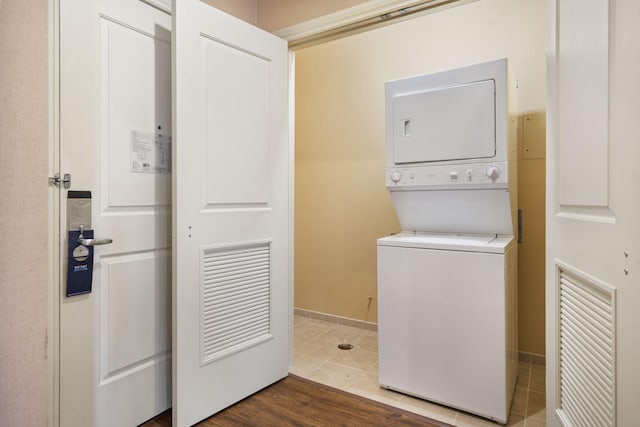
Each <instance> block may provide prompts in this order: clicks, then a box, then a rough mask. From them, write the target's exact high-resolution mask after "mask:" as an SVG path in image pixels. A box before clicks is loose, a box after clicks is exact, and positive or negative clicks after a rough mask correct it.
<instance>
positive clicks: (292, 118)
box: [288, 49, 296, 370]
mask: <svg viewBox="0 0 640 427" xmlns="http://www.w3.org/2000/svg"><path fill="white" fill-rule="evenodd" d="M295 89H296V54H295V52H294V51H292V50H291V49H289V307H288V309H289V370H291V368H292V367H293V360H294V359H293V308H294V284H295V280H294V278H295V276H294V273H295V271H294V231H295V230H294V224H295V221H294V219H295V217H294V215H295V199H294V197H295V163H296V143H295V140H296V138H295V135H296V134H295V131H296V129H295V128H296V105H295V101H296V94H295Z"/></svg>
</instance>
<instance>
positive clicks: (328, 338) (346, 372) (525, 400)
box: [291, 315, 546, 427]
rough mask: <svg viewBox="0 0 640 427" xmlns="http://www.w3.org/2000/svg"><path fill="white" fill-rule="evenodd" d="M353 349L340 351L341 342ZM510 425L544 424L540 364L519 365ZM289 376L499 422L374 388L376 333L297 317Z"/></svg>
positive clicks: (486, 424)
mask: <svg viewBox="0 0 640 427" xmlns="http://www.w3.org/2000/svg"><path fill="white" fill-rule="evenodd" d="M344 341H346V342H348V343H349V344H352V345H353V346H354V348H353V349H352V350H348V351H345V350H339V349H338V348H337V345H338V344H340V343H342V342H344ZM519 369H520V372H519V378H518V384H517V387H516V392H515V395H514V400H513V404H512V406H511V413H510V416H509V422H508V424H507V425H508V426H514V427H540V426H545V425H546V422H545V373H544V366H539V365H532V364H530V363H528V362H520V367H519ZM291 372H292V373H294V374H296V375H299V376H301V377H305V378H309V379H311V380H313V381H317V382H320V383H324V384H327V385H330V386H332V387H336V388H339V389H342V390H346V391H348V392H351V393H354V394H358V395H361V396H364V397H367V398H370V399H373V400H377V401H380V402H383V403H386V404H390V405H393V406H396V407H399V408H402V409H406V410H408V411H412V412H415V413H418V414H421V415H424V416H427V417H430V418H433V419H436V420H440V421H443V422H446V423H449V424H452V425H454V426H460V427H496V426H499V424H497V423H494V422H491V421H488V420H485V419H483V418H479V417H475V416H473V415H469V414H466V413H464V412H460V411H457V410H455V409H450V408H447V407H444V406H440V405H437V404H433V403H429V402H426V401H423V400H420V399H416V398H413V397H410V396H406V395H403V394H400V393H396V392H393V391H390V390H385V389H382V388H380V387H379V386H378V334H377V333H376V332H372V331H367V330H364V329H359V328H353V327H349V326H344V325H338V324H335V323H330V322H325V321H322V320H315V319H311V318H308V317H303V316H298V315H296V316H295V320H294V365H293V368H292V369H291Z"/></svg>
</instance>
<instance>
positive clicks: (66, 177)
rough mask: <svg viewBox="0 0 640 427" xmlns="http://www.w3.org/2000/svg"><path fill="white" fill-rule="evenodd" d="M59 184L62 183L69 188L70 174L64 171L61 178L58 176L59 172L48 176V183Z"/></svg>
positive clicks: (58, 185) (57, 185)
mask: <svg viewBox="0 0 640 427" xmlns="http://www.w3.org/2000/svg"><path fill="white" fill-rule="evenodd" d="M60 184H62V185H63V186H64V188H66V189H69V188H71V174H69V173H65V174H64V176H63V177H62V179H61V178H60V174H59V173H57V174H55V175H54V176H50V177H49V185H55V186H56V187H60Z"/></svg>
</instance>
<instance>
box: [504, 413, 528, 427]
mask: <svg viewBox="0 0 640 427" xmlns="http://www.w3.org/2000/svg"><path fill="white" fill-rule="evenodd" d="M507 427H524V415H520V414H509V419H508V420H507Z"/></svg>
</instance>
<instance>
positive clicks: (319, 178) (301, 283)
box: [295, 0, 546, 354]
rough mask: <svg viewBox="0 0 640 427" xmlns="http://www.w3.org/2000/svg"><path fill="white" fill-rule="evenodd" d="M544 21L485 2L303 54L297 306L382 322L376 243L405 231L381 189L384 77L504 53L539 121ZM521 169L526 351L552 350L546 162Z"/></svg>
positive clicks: (511, 1) (530, 11) (534, 2)
mask: <svg viewBox="0 0 640 427" xmlns="http://www.w3.org/2000/svg"><path fill="white" fill-rule="evenodd" d="M545 25H546V6H545V2H541V1H538V0H479V1H477V2H473V3H470V4H468V5H464V6H459V7H454V8H452V9H448V10H445V11H442V12H438V13H434V14H431V15H427V16H423V17H420V18H416V19H413V20H409V21H406V22H403V23H399V24H396V25H392V26H389V27H385V28H382V29H377V30H373V31H370V32H367V33H362V34H359V35H356V36H352V37H348V38H345V39H341V40H337V41H333V42H329V43H325V44H322V45H318V46H314V47H311V48H307V49H303V50H300V51H298V52H297V53H296V183H295V184H296V206H295V209H296V211H295V215H296V219H295V221H296V222H295V245H296V246H295V305H296V307H299V308H303V309H308V310H314V311H320V312H325V313H331V314H335V315H340V316H346V317H351V318H355V319H362V320H368V321H376V305H377V304H376V303H377V300H376V246H375V241H376V239H377V238H378V237H381V236H384V235H387V234H389V233H392V232H397V231H399V230H400V228H399V224H398V222H397V219H396V216H395V212H394V210H393V207H392V204H391V200H390V197H389V195H388V193H387V191H386V189H385V186H384V165H385V159H384V156H385V152H384V144H385V143H384V82H385V81H387V80H392V79H398V78H402V77H406V76H410V75H416V74H422V73H425V72H429V71H435V70H441V69H447V68H452V67H458V66H462V65H468V64H472V63H476V62H481V61H486V60H491V59H496V58H501V57H508V58H509V59H510V63H511V67H512V69H513V71H514V72H515V73H516V75H517V78H518V80H519V93H518V108H519V113H520V114H521V115H531V116H535V117H540V115H541V114H543V112H544V109H545V105H546V98H545V90H546V89H545V88H546V80H545V35H546V31H545V28H546V27H545ZM539 123H540V122H536V123H535V125H536V126H537V125H538V124H539ZM534 127H535V126H534V125H531V126H529V132H533V131H534V130H535V131H538V132H539V131H540V129H539V126H538V127H537V128H535V129H534ZM534 133H535V132H534ZM542 135H544V131H542ZM533 138H535V137H533ZM538 139H540V138H539V137H538ZM541 143H542V144H543V141H542V142H538V144H541ZM543 152H544V151H543ZM520 169H521V170H520V173H519V176H520V183H519V196H520V205H521V207H523V208H524V210H525V212H524V222H525V243H524V244H522V245H521V246H520V250H521V253H520V255H521V257H520V262H519V268H520V272H521V274H520V315H521V316H520V349H521V350H522V351H528V352H533V353H538V354H544V279H543V277H544V261H543V260H544V252H543V251H544V240H543V239H544V222H543V221H544V159H543V158H538V159H535V160H526V161H525V160H523V161H521V162H520ZM523 276H524V277H523ZM368 296H373V297H374V300H373V304H372V305H371V306H370V307H369V306H368V301H367V297H368Z"/></svg>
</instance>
